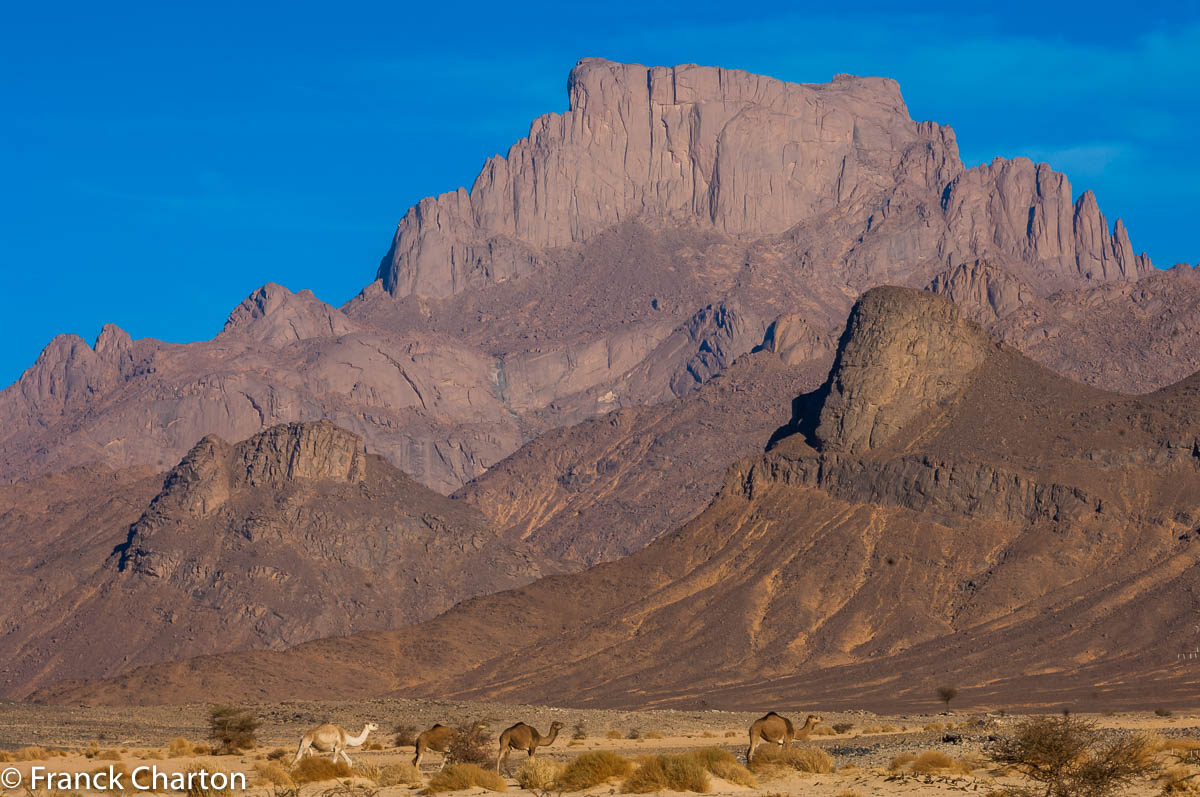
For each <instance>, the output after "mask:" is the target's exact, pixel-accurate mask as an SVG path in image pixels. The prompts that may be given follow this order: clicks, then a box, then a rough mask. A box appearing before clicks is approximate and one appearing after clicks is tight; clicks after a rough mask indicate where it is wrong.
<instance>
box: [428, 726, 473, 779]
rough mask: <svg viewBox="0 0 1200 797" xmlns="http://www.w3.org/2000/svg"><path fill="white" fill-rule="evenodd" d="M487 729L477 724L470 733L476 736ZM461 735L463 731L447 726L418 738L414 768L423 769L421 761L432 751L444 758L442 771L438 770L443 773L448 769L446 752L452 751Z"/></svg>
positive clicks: (439, 727)
mask: <svg viewBox="0 0 1200 797" xmlns="http://www.w3.org/2000/svg"><path fill="white" fill-rule="evenodd" d="M486 729H487V724H486V723H483V722H476V723H475V724H474V725H472V726H471V730H470V731H469V733H471V734H476V733H478V732H479V731H482V730H486ZM460 733H462V731H460V730H459V729H458V728H448V727H446V726H445V725H434V726H433V727H432V728H430V729H429V730H427V731H425V732H424V733H422V734H421V735H420V736H418V737H417V754H416V755H415V756H414V757H413V761H412V762H413V766H414V767H416V768H417V769H418V770H419V769H420V768H421V759H422V758H424V757H425V754H426V753H428V752H429V751H430V750H432V751H433V752H435V753H441V754H442V756H443V758H442V766H441V769H439V770H438V772H441V771H442V770H443V769H445V768H446V759H445V755H446V751H448V750H449V749H450V745H452V744H453V743H454V740H455V739H456V738H458V735H459V734H460Z"/></svg>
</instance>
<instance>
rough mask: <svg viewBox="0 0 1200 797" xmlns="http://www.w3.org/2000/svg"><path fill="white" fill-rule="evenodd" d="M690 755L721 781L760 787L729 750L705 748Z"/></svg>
mask: <svg viewBox="0 0 1200 797" xmlns="http://www.w3.org/2000/svg"><path fill="white" fill-rule="evenodd" d="M688 755H689V756H690V757H692V758H694V759H696V761H697V763H699V764H700V766H702V767H704V768H705V769H706V770H708V771H709V773H710V774H713V775H716V776H717V777H718V778H720V779H721V780H727V781H729V782H730V783H736V784H738V785H739V786H750V787H754V786H757V785H758V781H757V780H756V779H755V778H754V775H753V774H752V773H751V772H750V770H748V769H746V768H745V767H744V766H742V765H741V764H739V763H738V760H737V756H735V755H734V754H733V753H731V752H729V751H728V750H722V749H721V748H719V747H705V748H704V749H702V750H695V751H693V752H691V753H688Z"/></svg>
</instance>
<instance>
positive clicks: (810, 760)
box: [750, 745, 834, 774]
mask: <svg viewBox="0 0 1200 797" xmlns="http://www.w3.org/2000/svg"><path fill="white" fill-rule="evenodd" d="M785 769H794V770H796V771H797V772H813V773H817V774H828V773H830V772H833V770H834V761H833V756H831V755H829V753H827V752H825V751H824V750H822V749H821V748H819V747H788V748H786V749H783V750H781V749H779V748H778V747H775V746H770V747H768V746H766V745H763V746H761V747H759V748H758V749H757V750H755V751H754V760H753V761H751V762H750V771H751V772H754V773H756V774H774V773H778V772H779V771H780V770H785Z"/></svg>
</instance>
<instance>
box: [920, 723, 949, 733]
mask: <svg viewBox="0 0 1200 797" xmlns="http://www.w3.org/2000/svg"><path fill="white" fill-rule="evenodd" d="M948 727H950V726H949V725H947V724H946V723H944V722H927V723H925V728H924V730H927V731H944V730H946V728H948Z"/></svg>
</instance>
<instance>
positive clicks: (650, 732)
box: [642, 731, 712, 739]
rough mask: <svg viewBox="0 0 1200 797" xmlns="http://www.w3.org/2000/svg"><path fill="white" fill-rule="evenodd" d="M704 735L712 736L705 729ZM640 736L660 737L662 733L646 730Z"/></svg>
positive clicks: (645, 737) (648, 737)
mask: <svg viewBox="0 0 1200 797" xmlns="http://www.w3.org/2000/svg"><path fill="white" fill-rule="evenodd" d="M704 735H706V736H712V734H711V733H709V732H708V731H705V732H704ZM642 738H643V739H661V738H663V735H662V734H661V733H659V732H658V731H646V732H645V733H643V734H642Z"/></svg>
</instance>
